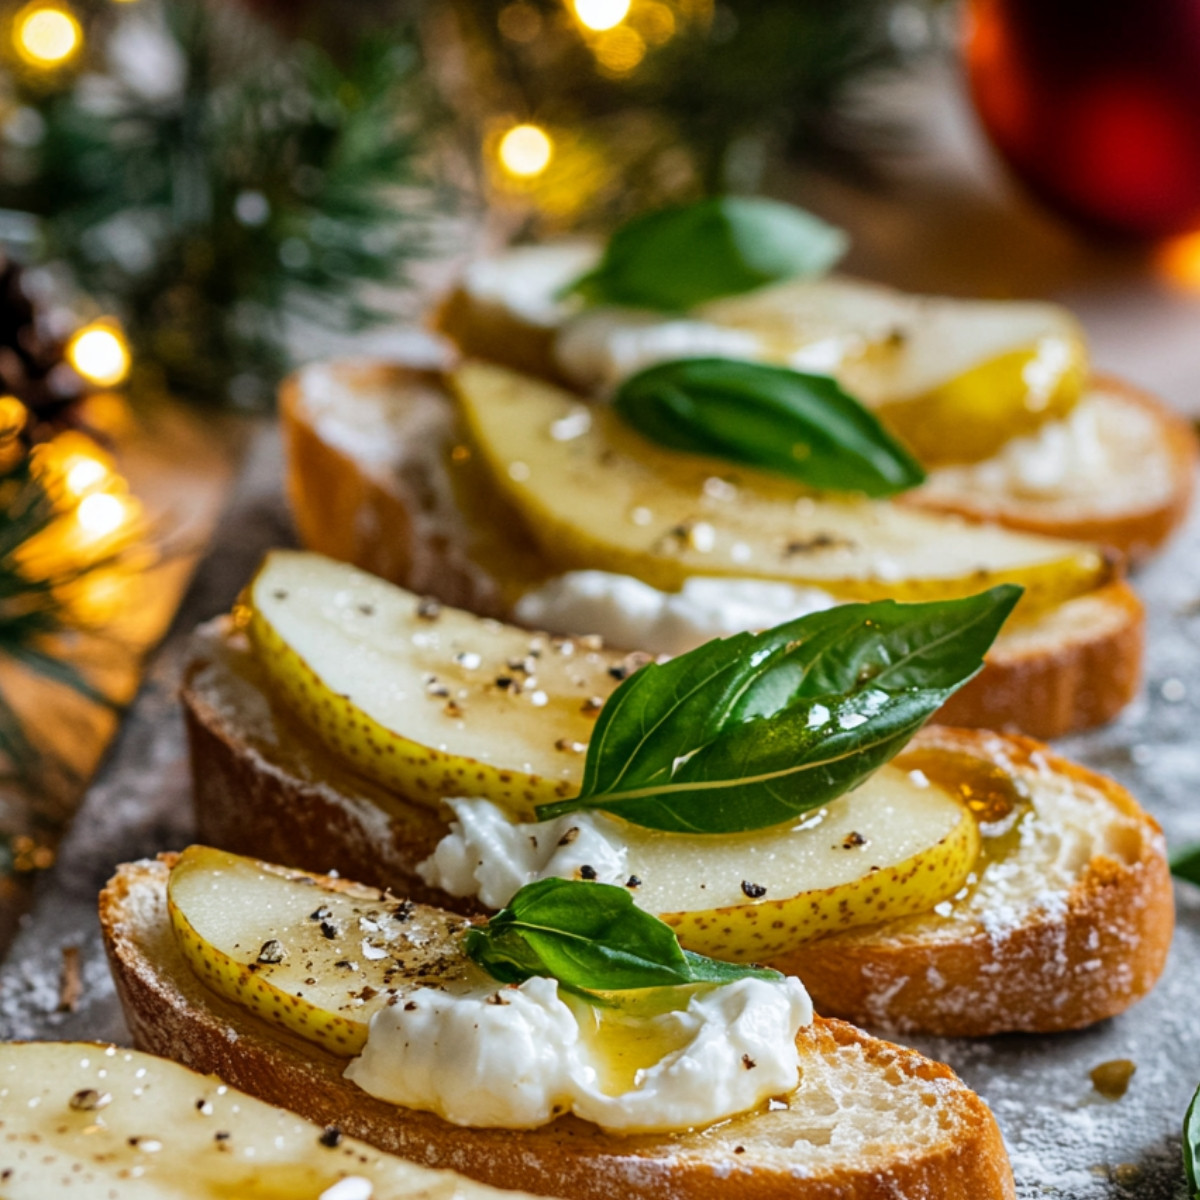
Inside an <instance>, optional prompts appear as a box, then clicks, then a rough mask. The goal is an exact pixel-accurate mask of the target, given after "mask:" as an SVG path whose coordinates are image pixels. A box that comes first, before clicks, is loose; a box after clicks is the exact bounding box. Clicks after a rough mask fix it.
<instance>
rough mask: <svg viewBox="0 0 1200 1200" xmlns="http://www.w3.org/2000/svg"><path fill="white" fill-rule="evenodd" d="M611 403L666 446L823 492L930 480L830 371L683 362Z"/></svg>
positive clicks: (630, 385)
mask: <svg viewBox="0 0 1200 1200" xmlns="http://www.w3.org/2000/svg"><path fill="white" fill-rule="evenodd" d="M613 407H614V408H615V409H616V410H617V412H618V413H619V414H620V416H621V417H622V418H624V420H625V421H626V422H628V423H629V424H630V425H632V426H633V428H634V429H636V430H637V431H638V432H639V433H640V434H642V436H643V437H647V438H649V439H650V440H651V441H653V442H657V443H658V444H659V445H662V446H667V447H669V448H670V449H672V450H685V451H688V452H690V453H693V454H706V455H710V456H711V457H714V458H723V459H726V460H728V461H729V462H736V463H745V464H747V465H749V466H752V467H761V468H763V469H765V470H768V471H773V472H775V473H776V474H778V475H786V476H788V477H789V478H792V479H798V480H800V482H802V483H805V484H807V485H808V486H809V487H814V488H819V489H821V490H822V491H839V492H864V493H866V495H868V496H894V495H895V494H896V493H897V492H903V491H905V490H907V489H908V488H911V487H916V486H917V484H919V483H923V482H924V480H925V472H924V471H923V470H922V469H921V464H920V463H919V462H917V460H916V459H915V458H913V456H912V455H911V454H910V453H909V452H908V451H907V450H906V449H905V448H904V446H903V445H902V444H901V443H900V442H898V441H897V440H896V439H895V438H894V437H893V436H892V435H891V434H890V433H889V432H888V431H887V430H886V429H885V428H884V426H883V424H882V423H881V422H880V420H879V418H878V417H876V416H875V414H874V413H873V412H871V411H870V410H869V409H867V408H864V407H863V405H861V404H860V403H859V402H858V401H857V400H855V399H854V398H853V397H852V396H850V395H848V394H847V393H846V392H844V391H842V389H841V387H839V386H838V383H837V381H836V380H834V379H831V378H829V377H828V376H825V375H806V374H802V373H801V372H799V371H792V370H789V369H788V368H787V367H777V366H768V365H766V364H764V363H754V362H744V361H741V360H738V359H732V358H692V359H678V360H676V361H672V362H665V363H659V364H658V365H656V366H653V367H649V368H647V369H646V370H644V371H640V372H638V374H636V375H633V376H631V377H630V378H629V379H627V380H625V381H624V383H622V384H621V386H620V387H619V388H618V389H617V393H616V396H615V397H614V398H613Z"/></svg>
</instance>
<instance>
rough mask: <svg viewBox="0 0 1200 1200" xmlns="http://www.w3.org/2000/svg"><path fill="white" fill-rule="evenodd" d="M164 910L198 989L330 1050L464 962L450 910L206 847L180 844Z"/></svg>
mask: <svg viewBox="0 0 1200 1200" xmlns="http://www.w3.org/2000/svg"><path fill="white" fill-rule="evenodd" d="M167 912H168V916H169V919H170V923H171V930H172V933H173V935H174V938H175V943H176V945H177V946H178V947H179V950H180V953H181V954H182V955H183V957H184V959H185V961H186V962H187V964H188V966H189V967H190V968H191V970H192V971H193V973H194V974H195V975H196V977H197V978H198V979H199V980H200V981H201V982H202V983H203V984H204V985H205V986H207V987H208V988H210V989H211V990H212V991H214V992H216V993H217V994H218V995H221V996H223V997H225V998H226V999H227V1000H230V1001H232V1002H233V1003H234V1004H236V1005H238V1006H240V1007H241V1008H244V1009H246V1010H247V1011H249V1012H251V1013H253V1014H254V1015H255V1016H256V1017H258V1018H259V1019H261V1020H263V1021H265V1022H267V1023H268V1024H271V1025H274V1026H276V1027H277V1028H280V1029H286V1030H287V1031H289V1032H290V1033H293V1034H296V1035H298V1036H299V1037H302V1038H304V1039H305V1040H306V1041H309V1042H311V1043H313V1044H314V1045H317V1046H321V1047H323V1048H324V1049H325V1050H328V1051H329V1052H330V1053H331V1054H336V1055H339V1056H341V1057H347V1058H348V1057H352V1056H353V1055H356V1054H359V1053H360V1052H361V1051H362V1047H363V1044H364V1043H365V1041H366V1036H367V1028H368V1025H369V1023H370V1019H371V1017H372V1016H373V1015H374V1014H375V1012H377V1011H378V1010H379V1009H380V1008H381V1007H382V1006H384V1005H385V1004H388V1003H393V1002H395V1001H396V999H397V997H399V996H401V995H402V994H403V993H405V992H407V991H411V990H413V989H414V988H416V987H419V986H421V985H422V984H423V983H424V984H430V985H434V986H450V985H453V984H454V983H455V982H456V981H457V980H459V979H461V978H462V977H463V976H464V974H465V973H467V972H469V971H470V969H471V968H470V964H469V962H468V960H467V959H465V958H464V956H463V954H462V953H461V950H460V949H459V947H458V940H457V936H456V935H457V932H458V931H459V930H460V929H461V928H462V927H463V925H464V921H463V920H462V918H460V917H456V916H454V915H453V914H451V913H445V912H442V911H441V910H440V909H432V908H425V907H423V906H421V905H414V904H410V903H407V902H405V901H397V900H396V898H395V897H394V896H391V895H390V894H388V893H383V892H378V891H376V890H375V889H369V888H358V887H352V888H346V889H333V888H329V887H326V886H323V884H322V882H321V880H320V878H319V877H313V876H308V875H304V874H303V873H297V872H288V871H286V870H284V869H282V868H277V867H272V866H270V865H269V864H266V863H259V862H256V861H255V860H253V859H248V858H243V857H241V856H240V855H235V854H229V853H226V852H225V851H222V850H214V849H212V848H210V847H207V846H190V847H188V849H187V850H185V851H184V852H183V853H182V854H181V855H180V857H179V860H178V862H177V863H176V864H175V866H174V867H173V868H172V871H171V875H170V878H169V880H168V884H167Z"/></svg>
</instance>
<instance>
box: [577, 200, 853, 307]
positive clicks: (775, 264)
mask: <svg viewBox="0 0 1200 1200" xmlns="http://www.w3.org/2000/svg"><path fill="white" fill-rule="evenodd" d="M847 241H848V239H847V238H846V235H845V234H844V233H843V232H842V231H841V230H839V229H835V228H834V227H833V226H832V225H827V224H826V223H825V222H824V221H822V220H820V219H819V218H817V217H814V216H813V215H812V214H811V213H806V212H804V211H803V210H802V209H798V208H793V207H792V206H791V205H789V204H780V203H778V202H776V201H774V200H763V199H758V198H752V197H746V196H719V197H716V198H714V199H709V200H701V201H699V202H698V203H696V204H689V205H683V206H680V207H677V208H667V209H661V210H659V211H658V212H652V213H646V214H644V215H642V216H640V217H635V218H634V219H633V220H632V221H630V222H628V223H627V224H626V225H623V226H621V228H619V229H618V230H617V231H616V232H615V233H614V234H613V235H612V237H611V238H610V239H609V242H608V247H607V249H606V250H605V252H604V257H603V258H602V259H601V260H600V264H599V265H598V266H597V267H596V268H595V269H594V270H593V271H590V272H589V273H588V274H587V275H585V276H583V278H581V279H579V280H577V281H576V282H575V283H573V284H572V285H571V286H570V287H569V288H568V289H567V290H568V292H575V293H578V294H579V295H581V296H583V297H584V299H585V300H587V301H588V302H589V303H592V304H620V305H627V306H629V307H633V308H654V309H661V310H663V311H667V312H680V311H684V310H686V309H689V308H694V307H695V306H696V305H698V304H703V303H705V301H707V300H714V299H716V298H717V297H718V296H733V295H737V294H738V293H740V292H748V291H750V290H752V289H753V288H757V287H762V286H763V285H764V284H768V283H775V282H777V281H779V280H781V279H791V278H794V277H811V276H816V275H822V274H824V272H826V271H827V270H829V268H830V267H832V266H833V264H834V263H835V262H837V260H838V259H839V258H841V256H842V255H843V254H844V253H845V251H846V246H847Z"/></svg>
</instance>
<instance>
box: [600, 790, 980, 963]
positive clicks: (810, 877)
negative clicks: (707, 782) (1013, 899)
mask: <svg viewBox="0 0 1200 1200" xmlns="http://www.w3.org/2000/svg"><path fill="white" fill-rule="evenodd" d="M620 833H621V838H622V840H623V842H624V843H625V844H626V846H627V858H626V864H627V869H628V871H629V873H630V874H631V875H632V876H634V877H636V879H637V880H638V884H637V886H636V888H634V889H633V890H632V895H633V898H634V900H635V901H636V902H637V904H638V905H639V907H641V908H644V909H646V910H647V911H648V912H652V913H654V914H655V915H656V916H659V917H661V918H662V919H663V920H664V921H666V923H667V924H668V925H670V926H671V927H672V928H673V929H674V930H675V932H676V933H677V934H678V935H679V940H680V941H681V942H682V943H683V945H684V946H686V947H687V948H688V949H690V950H695V951H697V952H698V953H701V954H707V955H709V956H711V957H713V958H723V959H728V960H731V961H734V962H764V961H768V960H770V959H771V958H772V957H773V956H775V955H778V954H782V953H784V952H785V951H788V950H792V949H794V948H795V947H796V946H798V945H800V944H802V943H803V942H806V941H809V940H810V939H812V938H814V937H819V936H820V935H821V934H824V933H833V932H836V931H838V930H841V929H847V928H849V927H850V926H853V925H870V924H875V923H877V922H879V921H889V920H892V919H893V918H895V917H899V916H908V915H909V914H911V913H919V912H925V911H927V910H929V909H931V908H933V907H934V905H936V904H938V903H940V902H941V901H942V900H945V899H947V898H948V897H950V896H953V895H954V894H955V893H956V892H957V891H958V890H959V889H960V888H961V887H962V886H963V883H964V882H965V881H966V878H967V876H968V874H969V873H970V871H971V869H972V867H973V866H974V865H975V862H976V859H977V858H978V856H979V847H980V839H979V827H978V824H977V822H976V820H975V818H974V817H973V816H972V814H971V812H970V810H969V808H968V807H967V806H966V805H965V804H963V803H962V801H961V800H960V799H958V798H957V797H956V796H954V795H953V794H952V793H951V791H949V790H947V789H946V788H944V787H939V786H937V785H935V784H931V783H929V782H927V781H926V780H925V779H924V778H922V777H920V776H918V777H917V778H916V780H914V778H912V777H910V775H909V774H908V773H907V772H906V771H901V770H898V769H896V768H895V767H884V768H883V769H882V770H881V771H879V772H878V773H877V774H875V775H873V776H872V777H871V778H870V779H869V780H868V781H867V782H866V783H865V784H863V785H862V786H861V787H859V788H857V789H856V790H855V791H853V792H850V793H848V794H847V795H845V796H842V797H841V798H840V799H838V800H836V801H834V802H833V803H832V804H829V805H827V806H826V807H825V808H821V809H817V810H816V811H815V812H812V813H808V814H806V815H805V817H804V818H803V819H802V820H799V821H797V823H796V824H795V825H792V826H775V827H774V828H772V829H766V830H759V831H758V832H755V833H747V834H739V835H733V836H722V837H704V836H692V835H687V834H670V833H656V832H654V831H652V830H648V829H639V828H637V827H636V826H632V825H626V824H624V823H622V824H621V830H620Z"/></svg>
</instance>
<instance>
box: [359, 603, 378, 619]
mask: <svg viewBox="0 0 1200 1200" xmlns="http://www.w3.org/2000/svg"><path fill="white" fill-rule="evenodd" d="M358 611H359V612H360V613H362V615H363V616H364V617H373V616H374V615H375V605H373V604H360V605H359V606H358Z"/></svg>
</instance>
